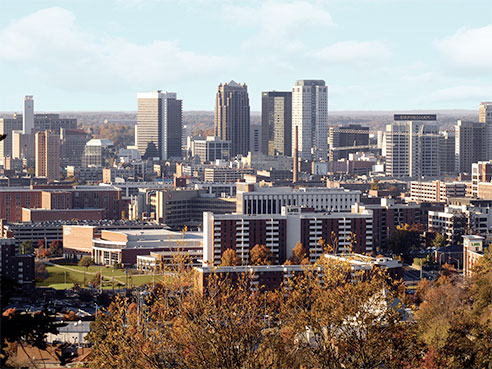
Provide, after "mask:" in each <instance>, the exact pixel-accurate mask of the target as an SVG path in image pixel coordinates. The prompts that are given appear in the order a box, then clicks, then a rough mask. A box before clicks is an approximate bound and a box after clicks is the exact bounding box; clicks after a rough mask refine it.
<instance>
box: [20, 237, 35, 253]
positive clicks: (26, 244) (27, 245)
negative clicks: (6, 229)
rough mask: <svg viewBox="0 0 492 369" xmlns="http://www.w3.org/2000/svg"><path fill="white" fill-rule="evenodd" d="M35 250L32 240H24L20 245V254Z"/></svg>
mask: <svg viewBox="0 0 492 369" xmlns="http://www.w3.org/2000/svg"><path fill="white" fill-rule="evenodd" d="M33 252H34V246H33V245H32V241H31V240H27V241H23V242H22V243H21V244H20V247H19V254H31V253H33Z"/></svg>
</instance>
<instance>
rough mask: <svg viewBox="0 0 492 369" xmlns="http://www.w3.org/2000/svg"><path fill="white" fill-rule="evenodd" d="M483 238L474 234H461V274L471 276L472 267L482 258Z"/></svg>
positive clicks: (483, 249)
mask: <svg viewBox="0 0 492 369" xmlns="http://www.w3.org/2000/svg"><path fill="white" fill-rule="evenodd" d="M483 241H484V238H483V237H481V236H476V235H465V236H463V275H464V276H465V277H471V276H472V275H473V267H474V266H475V265H477V263H478V262H479V261H480V259H482V258H483V255H484V252H485V248H484V246H483Z"/></svg>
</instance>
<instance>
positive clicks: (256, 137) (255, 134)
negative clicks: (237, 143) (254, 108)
mask: <svg viewBox="0 0 492 369" xmlns="http://www.w3.org/2000/svg"><path fill="white" fill-rule="evenodd" d="M249 131H250V136H249V151H251V152H254V153H259V152H261V145H262V141H261V125H259V124H252V125H251V126H250V129H249Z"/></svg>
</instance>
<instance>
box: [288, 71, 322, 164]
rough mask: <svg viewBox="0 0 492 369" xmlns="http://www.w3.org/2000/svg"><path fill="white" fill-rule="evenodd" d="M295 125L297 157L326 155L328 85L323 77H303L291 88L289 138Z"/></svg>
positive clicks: (293, 132) (308, 157) (308, 158)
mask: <svg viewBox="0 0 492 369" xmlns="http://www.w3.org/2000/svg"><path fill="white" fill-rule="evenodd" d="M296 127H299V128H298V129H299V157H300V158H301V159H305V160H311V159H313V160H326V159H327V156H328V87H327V86H326V85H325V81H323V80H311V79H303V80H299V81H297V82H296V84H295V86H294V87H293V88H292V135H291V137H292V140H293V138H294V136H295V129H296Z"/></svg>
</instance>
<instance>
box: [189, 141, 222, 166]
mask: <svg viewBox="0 0 492 369" xmlns="http://www.w3.org/2000/svg"><path fill="white" fill-rule="evenodd" d="M190 144H191V145H190V146H191V156H192V157H195V156H198V157H199V158H200V161H201V162H202V163H205V162H215V161H216V160H229V159H230V158H231V141H228V140H221V139H220V138H219V137H215V136H208V137H199V138H195V139H192V140H191V142H190Z"/></svg>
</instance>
